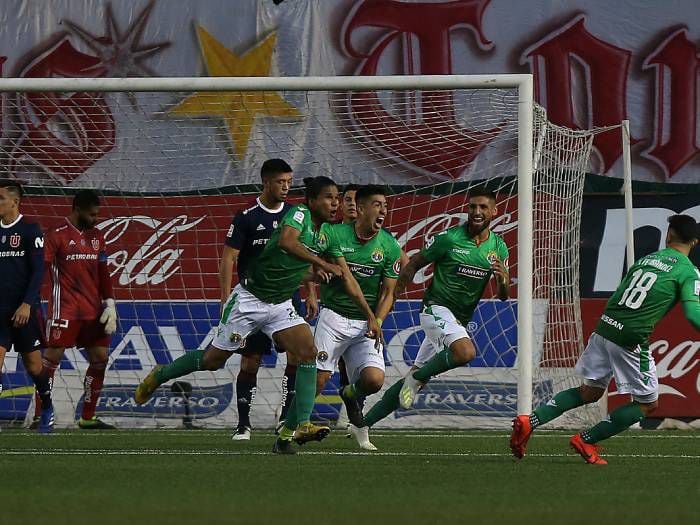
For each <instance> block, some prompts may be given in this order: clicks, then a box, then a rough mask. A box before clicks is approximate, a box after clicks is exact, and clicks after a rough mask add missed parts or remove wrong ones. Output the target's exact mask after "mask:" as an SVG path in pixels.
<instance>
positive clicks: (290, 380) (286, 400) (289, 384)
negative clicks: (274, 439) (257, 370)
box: [280, 365, 297, 421]
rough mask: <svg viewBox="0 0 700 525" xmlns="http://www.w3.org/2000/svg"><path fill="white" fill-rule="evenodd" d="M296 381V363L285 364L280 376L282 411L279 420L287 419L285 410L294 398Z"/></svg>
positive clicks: (286, 410)
mask: <svg viewBox="0 0 700 525" xmlns="http://www.w3.org/2000/svg"><path fill="white" fill-rule="evenodd" d="M296 381H297V365H287V366H286V367H285V369H284V376H282V411H281V412H280V421H284V420H285V419H287V412H288V411H289V407H290V406H291V404H292V400H293V399H294V393H295V392H294V385H295V384H296Z"/></svg>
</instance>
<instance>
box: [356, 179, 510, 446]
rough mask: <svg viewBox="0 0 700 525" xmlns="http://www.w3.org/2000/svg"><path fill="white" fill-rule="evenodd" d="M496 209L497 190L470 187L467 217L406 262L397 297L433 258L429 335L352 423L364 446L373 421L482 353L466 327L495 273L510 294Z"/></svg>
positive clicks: (426, 317)
mask: <svg viewBox="0 0 700 525" xmlns="http://www.w3.org/2000/svg"><path fill="white" fill-rule="evenodd" d="M496 213H497V209H496V196H495V194H494V193H493V192H491V191H488V190H485V189H482V188H478V189H476V188H475V189H473V190H472V191H470V193H469V202H468V215H469V217H468V220H467V222H466V223H465V224H463V225H460V226H455V227H453V228H450V229H448V230H446V231H444V232H441V233H439V234H437V235H435V236H434V237H432V238H431V239H429V240H428V242H427V243H426V246H425V248H424V249H423V250H421V251H420V252H419V253H417V254H415V255H413V256H412V257H411V258H410V260H409V262H408V264H407V265H406V266H405V267H404V268H402V270H401V273H400V275H399V278H398V281H397V283H396V287H395V289H394V294H395V296H396V297H398V296H399V295H401V294H402V293H403V292H404V290H405V289H406V286H407V285H408V283H410V282H411V281H413V277H414V276H415V274H416V272H418V270H420V269H421V268H423V267H425V266H427V265H428V264H430V263H433V267H434V272H433V280H432V282H431V283H430V286H429V287H428V289H427V290H426V292H425V295H424V297H423V310H422V311H421V314H420V323H421V328H423V331H424V332H425V339H424V340H423V343H422V344H421V346H420V349H419V350H418V355H417V356H416V360H415V362H414V365H413V367H412V368H411V370H410V371H409V373H408V375H407V376H406V377H405V378H404V379H402V380H400V381H398V382H397V383H395V384H394V385H393V386H391V387H390V388H389V389H388V390H387V391H386V392H385V393H384V396H383V397H382V399H381V400H379V401H378V402H377V403H376V404H375V405H374V406H373V407H372V408H371V410H370V411H369V412H368V413H367V415H366V416H365V417H364V421H363V426H362V427H360V428H358V427H356V426H354V425H353V426H351V427H350V430H351V433H352V434H353V436H354V437H355V439H356V440H357V441H358V443H359V445H360V446H361V447H362V448H368V446H367V444H368V439H367V437H368V432H367V427H371V426H372V425H374V424H375V423H377V422H378V421H380V420H382V419H384V418H385V417H386V416H388V415H389V414H391V413H392V412H393V411H394V410H396V409H397V408H398V407H399V406H401V407H403V408H409V407H410V406H411V405H412V404H413V401H414V400H415V397H416V394H417V393H418V391H419V390H420V388H421V387H422V386H423V385H425V384H426V383H427V382H428V381H429V380H430V379H431V378H432V377H434V376H436V375H438V374H441V373H443V372H446V371H447V370H451V369H453V368H457V367H458V366H462V365H465V364H466V363H468V362H469V361H471V360H472V359H474V357H476V348H475V347H474V344H473V343H472V341H471V338H470V337H469V335H468V334H467V331H466V329H465V328H464V327H465V325H466V324H467V323H468V322H469V320H470V319H471V316H472V314H473V312H474V310H475V309H476V307H477V305H478V303H479V300H480V299H481V296H482V294H483V293H484V290H485V288H486V285H487V284H488V282H489V280H490V279H491V278H492V277H495V279H496V282H497V287H498V297H499V298H500V299H501V300H506V299H508V297H509V292H508V286H509V277H508V248H507V247H506V244H505V242H504V241H503V239H502V238H501V237H500V236H499V235H497V234H496V233H494V232H492V231H491V230H490V228H489V225H490V223H491V220H492V219H493V218H494V217H495V216H496Z"/></svg>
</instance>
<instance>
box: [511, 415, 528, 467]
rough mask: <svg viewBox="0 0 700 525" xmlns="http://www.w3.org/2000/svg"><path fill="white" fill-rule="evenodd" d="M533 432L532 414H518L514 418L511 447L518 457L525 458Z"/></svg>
mask: <svg viewBox="0 0 700 525" xmlns="http://www.w3.org/2000/svg"><path fill="white" fill-rule="evenodd" d="M531 434H532V426H531V425H530V416H527V415H526V416H518V417H516V418H515V419H514V420H513V433H512V434H511V435H510V449H511V450H512V451H513V455H514V456H515V457H516V458H518V459H523V457H524V456H525V451H526V450H527V442H528V440H529V439H530V435H531Z"/></svg>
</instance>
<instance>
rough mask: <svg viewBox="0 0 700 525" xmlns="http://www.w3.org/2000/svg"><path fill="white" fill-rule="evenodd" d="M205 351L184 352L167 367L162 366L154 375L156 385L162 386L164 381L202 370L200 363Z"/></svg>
mask: <svg viewBox="0 0 700 525" xmlns="http://www.w3.org/2000/svg"><path fill="white" fill-rule="evenodd" d="M204 353H205V350H195V351H194V352H185V355H183V356H180V357H178V358H177V359H175V361H173V362H172V363H170V364H169V365H168V366H164V367H163V368H161V369H160V370H158V372H157V373H156V379H157V380H158V384H160V385H162V384H163V383H165V382H166V381H170V380H171V379H175V378H176V377H182V376H184V375H187V374H189V373H190V372H197V371H199V370H202V362H203V361H204Z"/></svg>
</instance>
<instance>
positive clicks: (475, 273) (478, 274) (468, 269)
mask: <svg viewBox="0 0 700 525" xmlns="http://www.w3.org/2000/svg"><path fill="white" fill-rule="evenodd" d="M455 273H456V274H457V275H461V276H462V277H469V278H471V279H480V280H481V279H486V278H487V277H488V276H489V275H490V273H491V270H490V269H487V268H479V267H478V266H470V265H468V264H458V265H457V266H456V267H455Z"/></svg>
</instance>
